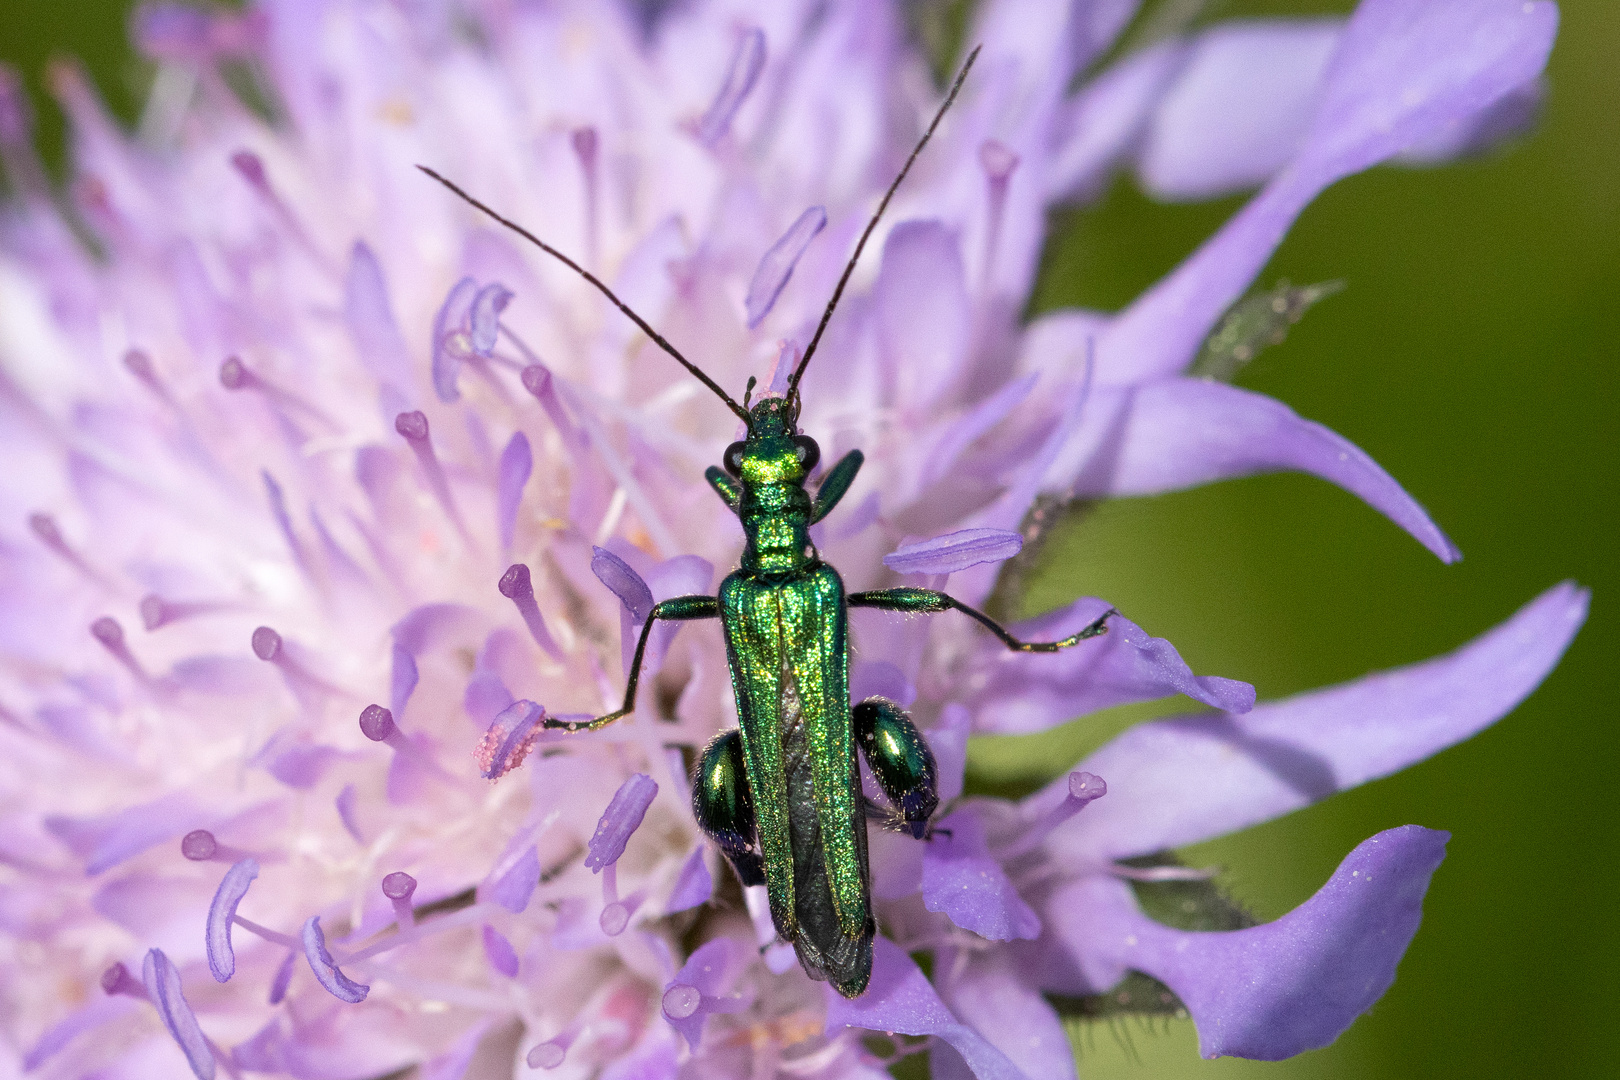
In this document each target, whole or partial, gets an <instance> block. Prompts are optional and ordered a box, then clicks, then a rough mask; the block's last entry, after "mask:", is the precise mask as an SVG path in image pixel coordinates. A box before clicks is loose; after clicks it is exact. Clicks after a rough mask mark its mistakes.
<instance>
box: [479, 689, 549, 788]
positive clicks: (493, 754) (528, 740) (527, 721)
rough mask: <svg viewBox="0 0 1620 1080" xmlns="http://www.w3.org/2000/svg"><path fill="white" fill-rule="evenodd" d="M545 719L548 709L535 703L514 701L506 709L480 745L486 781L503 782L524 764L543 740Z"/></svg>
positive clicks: (481, 766) (480, 764)
mask: <svg viewBox="0 0 1620 1080" xmlns="http://www.w3.org/2000/svg"><path fill="white" fill-rule="evenodd" d="M545 716H546V710H545V709H543V708H541V707H540V706H539V705H536V704H535V703H534V702H532V701H514V702H512V704H511V705H509V706H507V707H506V708H505V709H503V710H502V711H501V714H500V715H499V716H497V717H495V719H494V720H491V721H490V724H489V730H488V731H486V732H484V738H483V741H482V742H480V743H479V744H478V750H477V754H478V762H479V767H480V768H479V774H480V775H481V776H483V778H484V779H485V780H499V779H500V778H501V777H503V776H505V775H506V774H507V773H509V772H511V771H512V770H513V769H515V768H517V767H518V766H519V765H521V764H523V759H524V758H526V757H528V756H529V751H530V750H532V749H534V743H535V740H536V739H538V738H539V737H540V726H539V725H540V721H541V720H543V719H545Z"/></svg>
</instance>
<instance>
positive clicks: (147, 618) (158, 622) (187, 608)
mask: <svg viewBox="0 0 1620 1080" xmlns="http://www.w3.org/2000/svg"><path fill="white" fill-rule="evenodd" d="M228 606H229V605H227V604H223V603H219V602H217V601H207V600H191V601H186V600H165V599H163V597H161V596H159V595H158V594H157V593H147V594H146V595H145V596H143V597H141V602H140V604H139V605H138V606H137V607H138V610H139V611H140V613H141V624H142V625H143V626H145V627H146V629H147V630H149V631H150V630H156V629H158V628H159V627H161V626H167V625H169V624H170V623H172V622H178V621H179V620H181V619H189V618H191V617H192V616H193V615H207V614H209V613H211V612H215V611H223V610H224V609H225V608H226V607H228Z"/></svg>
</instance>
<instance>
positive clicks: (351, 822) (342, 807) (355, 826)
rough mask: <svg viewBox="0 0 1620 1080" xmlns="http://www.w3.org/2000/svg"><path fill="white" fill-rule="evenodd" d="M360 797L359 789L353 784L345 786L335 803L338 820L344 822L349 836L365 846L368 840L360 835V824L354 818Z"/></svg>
mask: <svg viewBox="0 0 1620 1080" xmlns="http://www.w3.org/2000/svg"><path fill="white" fill-rule="evenodd" d="M359 797H360V792H359V789H357V788H356V787H355V786H354V785H353V784H344V785H343V790H342V791H340V792H338V793H337V798H336V799H335V800H333V802H334V804H335V805H336V806H337V812H338V818H339V819H340V820H341V821H342V822H343V827H344V828H345V829H347V830H348V831H349V835H350V836H352V837H354V842H355V843H357V844H364V843H365V842H366V839H365V837H364V836H362V835H361V834H360V823H359V821H358V820H356V818H355V816H354V804H355V800H357V799H358V798H359Z"/></svg>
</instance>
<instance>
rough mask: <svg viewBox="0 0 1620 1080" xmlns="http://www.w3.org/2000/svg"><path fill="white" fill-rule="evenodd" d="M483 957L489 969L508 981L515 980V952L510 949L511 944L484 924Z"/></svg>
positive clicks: (516, 963)
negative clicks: (486, 958)
mask: <svg viewBox="0 0 1620 1080" xmlns="http://www.w3.org/2000/svg"><path fill="white" fill-rule="evenodd" d="M484 955H485V956H486V957H488V958H489V966H490V967H492V968H494V969H495V970H496V971H498V972H500V973H501V974H502V975H505V976H506V977H507V978H508V979H515V978H517V973H518V955H517V950H516V949H514V948H512V943H511V942H510V941H508V940H506V935H505V934H503V933H501V932H500V931H499V930H497V929H495V928H494V927H493V926H491V925H489V923H485V924H484Z"/></svg>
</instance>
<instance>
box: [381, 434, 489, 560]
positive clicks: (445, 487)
mask: <svg viewBox="0 0 1620 1080" xmlns="http://www.w3.org/2000/svg"><path fill="white" fill-rule="evenodd" d="M394 430H395V431H397V432H399V434H400V436H401V437H402V438H403V439H404V440H405V442H406V443H407V444H408V445H409V446H410V448H411V453H413V454H415V455H416V461H417V464H419V465H420V466H421V467H422V475H423V476H424V477H425V478H426V480H427V486H428V490H429V491H431V492H432V493H433V497H434V498H435V499H437V500H438V503H439V506H440V507H441V508H442V509H443V510H444V512H445V514H446V515H447V516H448V517H449V518H450V521H451V523H452V524H454V525H455V527H456V532H458V533H460V534H461V538H462V540H463V541H464V542H465V543H466V544H467V545H468V546H469V547H471V546H472V537H471V535H469V534H468V532H467V527H466V525H464V524H463V523H462V520H461V511H460V510H458V509H457V508H456V502H455V498H454V497H453V496H452V495H451V494H450V482H449V481H448V480H446V479H445V475H444V467H443V466H441V465H440V464H439V458H438V455H437V454H435V453H434V452H433V439H432V438H431V436H430V435H429V434H428V419H427V415H426V414H425V413H422V412H420V411H417V412H402V413H400V414H399V415H398V416H396V417H394Z"/></svg>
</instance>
